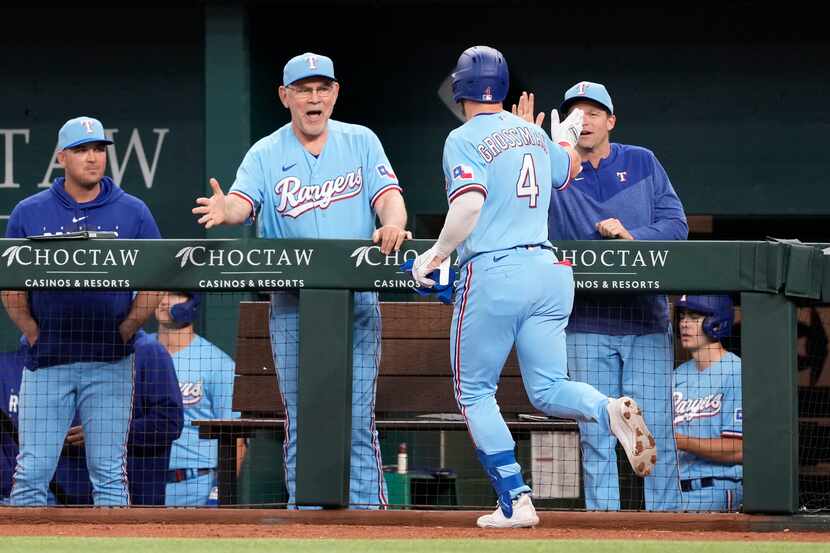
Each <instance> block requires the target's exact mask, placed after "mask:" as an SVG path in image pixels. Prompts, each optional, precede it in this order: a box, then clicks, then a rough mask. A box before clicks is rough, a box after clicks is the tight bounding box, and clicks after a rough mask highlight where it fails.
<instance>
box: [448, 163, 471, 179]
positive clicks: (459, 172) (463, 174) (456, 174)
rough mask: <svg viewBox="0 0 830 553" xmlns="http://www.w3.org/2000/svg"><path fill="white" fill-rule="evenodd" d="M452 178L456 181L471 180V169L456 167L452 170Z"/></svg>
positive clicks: (466, 166) (461, 166)
mask: <svg viewBox="0 0 830 553" xmlns="http://www.w3.org/2000/svg"><path fill="white" fill-rule="evenodd" d="M452 178H453V179H458V180H473V179H474V178H475V176H474V175H473V168H472V167H470V166H468V165H456V166H455V167H453V168H452Z"/></svg>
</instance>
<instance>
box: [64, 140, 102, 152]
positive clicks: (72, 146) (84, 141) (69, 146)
mask: <svg viewBox="0 0 830 553" xmlns="http://www.w3.org/2000/svg"><path fill="white" fill-rule="evenodd" d="M90 142H100V143H102V144H115V142H113V141H112V140H107V139H106V138H105V139H103V140H102V139H100V138H84V139H83V140H77V141H75V142H73V143H72V144H67V145H66V146H64V147H63V148H61V150H66V149H67V148H75V147H77V146H80V145H81V144H89V143H90Z"/></svg>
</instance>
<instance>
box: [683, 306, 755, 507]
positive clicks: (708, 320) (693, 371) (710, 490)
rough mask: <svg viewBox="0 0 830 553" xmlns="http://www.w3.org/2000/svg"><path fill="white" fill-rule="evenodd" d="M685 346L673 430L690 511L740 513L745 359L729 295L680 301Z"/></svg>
mask: <svg viewBox="0 0 830 553" xmlns="http://www.w3.org/2000/svg"><path fill="white" fill-rule="evenodd" d="M674 305H675V309H676V310H677V311H678V317H679V321H680V324H679V325H678V326H679V333H680V343H681V345H682V346H683V349H685V350H686V351H688V352H689V353H691V354H692V359H690V360H689V361H687V362H685V363H683V364H682V365H680V366H679V367H677V369H676V370H675V372H674V431H675V439H676V440H677V449H679V450H680V451H679V459H680V487H681V490H682V495H683V510H685V511H737V510H738V509H739V508H740V506H741V503H742V500H743V486H742V479H743V466H742V463H743V409H742V407H741V358H740V357H738V356H737V355H735V354H734V353H731V352H729V351H727V350H725V349H724V347H723V345H722V344H721V340H722V339H723V338H726V337H727V336H729V334H730V332H731V330H732V322H733V310H732V300H730V299H729V296H686V295H684V296H681V297H680V299H679V300H677V301H676V302H675V304H674Z"/></svg>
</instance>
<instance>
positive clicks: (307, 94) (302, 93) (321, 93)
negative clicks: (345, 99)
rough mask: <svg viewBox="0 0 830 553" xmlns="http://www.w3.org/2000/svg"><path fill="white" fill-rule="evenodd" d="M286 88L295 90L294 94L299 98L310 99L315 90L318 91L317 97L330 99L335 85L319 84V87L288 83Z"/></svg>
mask: <svg viewBox="0 0 830 553" xmlns="http://www.w3.org/2000/svg"><path fill="white" fill-rule="evenodd" d="M285 88H290V89H291V90H293V91H294V96H296V97H297V99H298V100H309V99H311V96H312V95H313V94H314V93H315V92H316V93H317V97H318V98H320V99H321V100H328V98H329V96H331V93H332V92H333V91H334V86H333V85H330V84H327V85H323V86H318V87H317V88H309V87H307V86H291V85H288V86H287V87H285Z"/></svg>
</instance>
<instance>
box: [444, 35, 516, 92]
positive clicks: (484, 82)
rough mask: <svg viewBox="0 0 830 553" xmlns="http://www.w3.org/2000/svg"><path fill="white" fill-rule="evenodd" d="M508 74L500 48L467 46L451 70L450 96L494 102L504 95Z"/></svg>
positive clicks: (508, 79) (508, 84) (507, 83)
mask: <svg viewBox="0 0 830 553" xmlns="http://www.w3.org/2000/svg"><path fill="white" fill-rule="evenodd" d="M509 86H510V74H509V73H508V72H507V61H505V59H504V56H502V55H501V52H499V51H498V50H496V49H495V48H490V47H489V46H473V47H471V48H467V49H466V50H464V52H462V53H461V57H459V58H458V64H456V66H455V70H453V72H452V99H453V100H455V102H456V103H458V102H460V101H461V100H462V99H464V100H473V101H475V102H481V103H484V104H496V103H498V102H502V101H504V99H505V98H507V89H508V88H509Z"/></svg>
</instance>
